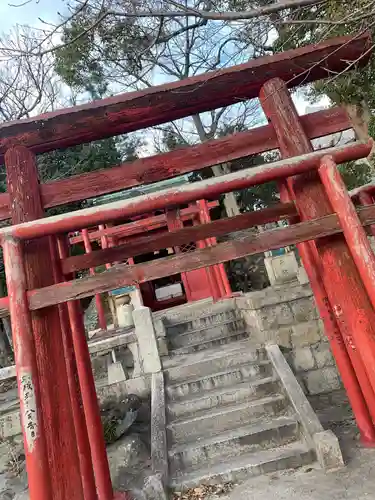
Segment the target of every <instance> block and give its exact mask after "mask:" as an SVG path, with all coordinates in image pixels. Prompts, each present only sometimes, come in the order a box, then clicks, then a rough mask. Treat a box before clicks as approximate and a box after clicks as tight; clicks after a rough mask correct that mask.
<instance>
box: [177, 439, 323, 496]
mask: <svg viewBox="0 0 375 500" xmlns="http://www.w3.org/2000/svg"><path fill="white" fill-rule="evenodd" d="M314 460H315V454H314V452H313V450H311V449H309V448H308V446H307V445H305V444H304V443H303V442H301V441H297V442H294V443H290V444H287V445H285V446H282V447H279V448H273V449H269V450H263V451H258V452H256V453H248V454H244V455H241V456H240V457H238V458H235V459H233V458H231V459H230V460H227V461H226V460H225V459H224V460H223V461H222V462H221V463H216V464H214V465H210V464H206V467H201V468H200V469H199V470H196V471H192V472H187V473H185V474H182V475H179V476H174V477H172V479H171V481H170V487H171V488H172V489H174V490H176V489H178V490H179V491H181V490H182V489H184V488H192V487H194V486H198V485H201V484H218V483H223V482H230V481H232V482H238V481H243V480H244V479H246V478H248V477H251V476H259V475H261V474H267V473H270V472H275V471H279V470H284V469H292V468H297V467H301V466H303V465H307V464H310V463H312V462H313V461H314Z"/></svg>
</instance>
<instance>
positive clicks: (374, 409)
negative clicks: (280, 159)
mask: <svg viewBox="0 0 375 500" xmlns="http://www.w3.org/2000/svg"><path fill="white" fill-rule="evenodd" d="M260 98H261V102H262V106H263V109H264V111H265V113H266V116H267V117H268V119H269V120H270V122H271V123H272V124H273V126H274V128H275V132H276V134H277V136H278V138H279V147H280V152H281V154H282V155H283V156H285V157H288V156H292V155H296V154H303V153H309V152H310V151H312V145H311V143H310V141H309V140H308V138H307V137H306V135H305V133H304V131H303V128H302V125H301V122H300V120H299V117H298V114H297V111H296V109H295V106H294V104H293V101H292V99H291V96H290V94H289V92H288V90H287V88H286V85H285V83H284V82H283V81H282V80H280V79H274V80H271V81H269V82H267V83H266V84H265V85H264V87H263V89H262V91H261V96H260ZM288 187H289V189H290V192H291V194H292V196H293V199H295V201H296V205H297V209H298V211H299V213H300V216H301V219H302V220H304V221H307V220H310V219H312V218H315V217H318V216H322V215H326V214H329V213H331V212H332V208H331V206H330V204H329V201H328V199H327V196H326V194H325V191H324V188H323V186H322V184H321V182H320V180H319V176H318V174H317V173H316V172H312V173H310V174H309V175H298V176H295V177H293V178H291V179H288ZM316 246H317V250H318V255H319V258H320V263H321V269H322V278H323V282H324V285H325V289H326V291H327V294H328V298H329V302H330V304H331V307H332V310H333V312H334V314H335V316H336V320H337V322H338V325H339V328H340V331H341V333H342V335H343V338H344V339H345V341H346V345H347V349H348V351H349V353H350V354H351V355H352V356H353V355H354V356H356V358H357V361H356V365H355V370H356V375H357V377H358V380H359V383H360V385H361V389H362V392H363V395H364V397H365V398H366V403H367V405H368V408H369V412H370V414H371V416H372V418H373V419H374V416H375V396H374V392H373V391H370V389H369V388H372V389H374V387H375V376H372V374H371V372H370V371H369V370H368V365H369V362H370V359H371V360H372V366H373V367H374V368H373V369H374V371H375V363H374V361H375V359H373V356H372V355H371V351H367V357H366V354H365V353H364V352H363V351H364V349H367V348H368V344H369V343H370V339H371V340H372V337H373V335H374V334H375V313H374V310H373V308H372V306H371V303H370V302H369V299H368V296H367V294H366V291H365V289H364V287H363V284H362V282H361V278H360V276H359V274H358V271H357V269H356V267H355V264H354V262H353V260H352V258H351V256H350V253H349V250H348V247H347V245H346V242H345V239H344V238H343V237H342V236H341V235H339V236H335V237H331V238H322V239H320V240H318V241H317V242H316ZM351 335H353V338H352V337H351ZM353 339H354V341H353ZM365 345H366V346H367V347H366V348H365ZM355 349H358V353H359V354H360V356H357V354H356V351H354V350H355ZM361 360H362V363H361ZM369 382H370V383H369ZM353 384H354V380H353ZM362 417H364V416H361V418H362Z"/></svg>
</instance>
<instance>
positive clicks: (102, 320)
mask: <svg viewBox="0 0 375 500" xmlns="http://www.w3.org/2000/svg"><path fill="white" fill-rule="evenodd" d="M82 237H83V243H84V245H85V250H86V253H91V252H92V246H91V241H90V238H89V232H88V230H87V229H82ZM90 274H91V275H92V276H93V275H94V274H95V269H94V268H92V267H91V268H90ZM95 303H96V310H97V312H98V319H99V326H100V328H101V329H102V330H107V321H106V319H105V312H104V306H103V298H102V296H101V295H100V293H96V294H95Z"/></svg>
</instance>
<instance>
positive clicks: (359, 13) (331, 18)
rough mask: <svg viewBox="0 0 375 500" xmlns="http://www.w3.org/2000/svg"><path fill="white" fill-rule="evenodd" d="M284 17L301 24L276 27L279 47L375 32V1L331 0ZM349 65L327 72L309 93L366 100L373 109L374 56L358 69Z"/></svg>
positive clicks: (354, 101) (350, 100) (343, 100)
mask: <svg viewBox="0 0 375 500" xmlns="http://www.w3.org/2000/svg"><path fill="white" fill-rule="evenodd" d="M283 20H284V21H290V22H292V23H298V24H290V25H287V24H285V25H283V26H282V28H280V26H279V27H278V28H277V29H278V33H279V38H278V40H277V42H276V44H275V50H277V51H283V50H287V49H291V48H298V47H301V46H303V45H306V44H308V43H319V42H321V41H324V40H326V39H328V38H332V37H335V36H342V35H353V34H356V33H358V34H361V33H364V32H365V31H367V30H369V31H370V32H371V33H372V34H373V35H374V34H375V9H374V3H373V2H368V1H366V0H328V1H326V2H323V3H322V4H319V5H317V6H312V7H306V8H303V9H295V10H291V11H290V13H289V15H286V16H285V18H284V19H283ZM311 20H313V21H314V22H311ZM319 21H321V23H319ZM330 22H332V24H330ZM372 52H373V51H372ZM350 69H351V71H347V72H344V73H343V74H341V75H337V74H334V73H332V74H329V75H327V78H326V79H325V80H322V81H320V82H317V83H315V84H314V85H313V86H312V87H309V88H308V91H307V95H308V97H309V98H310V99H311V100H316V99H318V98H319V97H321V96H322V95H324V94H326V95H328V96H329V97H330V99H331V100H332V101H333V102H335V103H338V104H342V103H351V104H359V103H361V102H362V101H366V102H367V104H368V105H369V107H370V108H371V109H375V56H374V55H371V57H370V61H369V63H368V64H367V65H366V66H365V67H364V68H361V69H357V70H356V67H355V65H353V66H352V67H351V68H350ZM353 70H354V71H353Z"/></svg>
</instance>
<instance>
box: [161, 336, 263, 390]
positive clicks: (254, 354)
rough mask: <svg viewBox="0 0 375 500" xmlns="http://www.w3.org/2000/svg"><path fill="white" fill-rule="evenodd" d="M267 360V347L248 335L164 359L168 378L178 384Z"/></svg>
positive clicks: (168, 380) (167, 379)
mask: <svg viewBox="0 0 375 500" xmlns="http://www.w3.org/2000/svg"><path fill="white" fill-rule="evenodd" d="M266 360H267V361H268V357H267V353H266V351H265V349H263V348H262V347H259V348H258V347H256V346H254V344H252V343H250V341H249V339H248V338H246V339H244V340H240V341H238V342H231V343H230V344H227V345H226V347H225V350H223V348H222V347H221V346H219V347H217V346H216V347H213V348H212V349H206V350H204V351H198V352H194V353H188V354H186V353H182V354H181V355H175V356H172V357H168V358H164V359H163V360H162V363H163V368H164V370H165V377H166V381H167V382H168V383H169V384H171V383H172V382H174V383H176V384H177V383H178V382H181V383H184V382H185V381H189V380H193V381H194V380H195V379H198V378H203V377H206V376H211V375H212V374H214V373H219V372H223V371H226V370H230V369H232V368H237V367H239V366H241V365H243V364H245V363H247V364H248V363H253V364H258V363H261V362H263V361H266Z"/></svg>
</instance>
